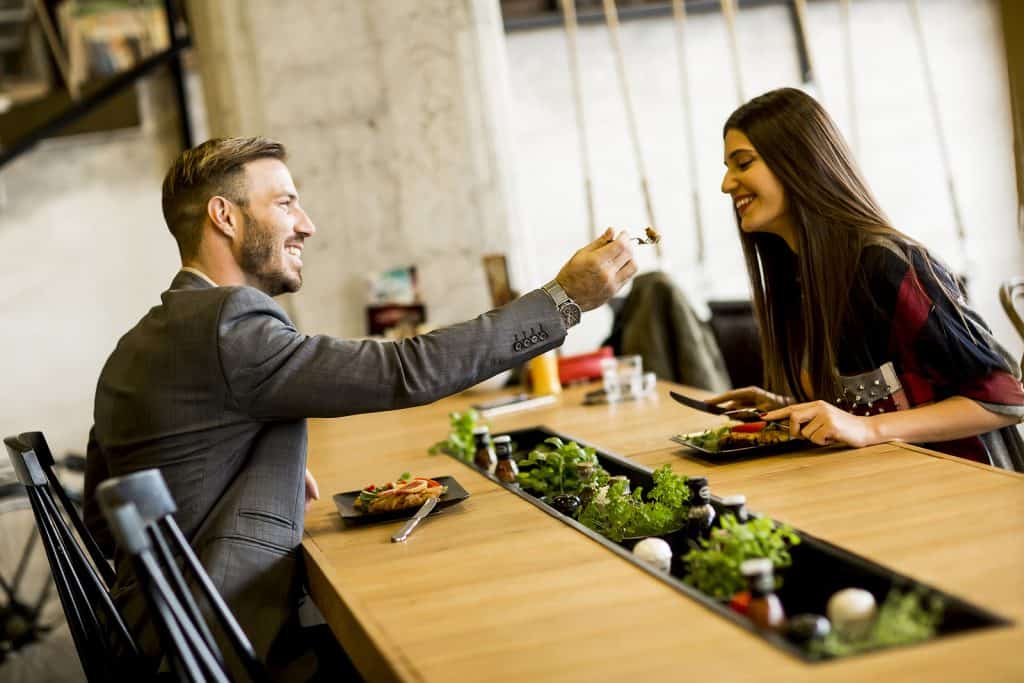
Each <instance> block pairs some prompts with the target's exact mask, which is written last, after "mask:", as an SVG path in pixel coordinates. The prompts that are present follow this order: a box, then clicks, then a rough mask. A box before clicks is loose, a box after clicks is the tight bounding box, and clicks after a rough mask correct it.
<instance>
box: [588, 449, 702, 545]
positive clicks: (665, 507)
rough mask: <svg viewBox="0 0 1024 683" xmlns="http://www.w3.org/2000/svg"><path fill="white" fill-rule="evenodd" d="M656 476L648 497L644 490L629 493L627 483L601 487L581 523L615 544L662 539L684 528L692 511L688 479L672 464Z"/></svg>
mask: <svg viewBox="0 0 1024 683" xmlns="http://www.w3.org/2000/svg"><path fill="white" fill-rule="evenodd" d="M653 476H654V486H653V488H652V489H651V491H650V493H648V494H647V497H646V498H645V497H644V495H643V487H637V489H636V490H635V491H633V492H632V493H627V492H626V486H627V483H626V482H625V481H622V480H615V481H612V482H611V483H610V485H606V486H603V487H601V488H600V489H599V490H598V492H597V495H596V496H594V499H593V500H591V501H590V503H588V504H587V505H586V507H584V508H583V510H582V511H581V512H580V515H579V521H580V523H581V524H583V525H584V526H587V527H589V528H590V529H593V530H594V531H596V532H598V533H599V534H602V535H604V536H607V537H608V538H610V539H611V540H613V541H621V540H622V539H624V538H635V537H637V536H659V535H662V534H667V533H671V532H673V531H677V530H678V529H681V528H682V527H683V525H684V524H685V523H686V514H687V512H688V511H689V508H688V507H687V506H686V500H687V498H688V497H689V495H690V492H689V489H687V487H686V477H684V476H682V475H679V474H676V473H674V472H673V471H672V469H671V468H670V467H669V466H668V465H665V466H664V467H661V468H659V469H658V470H657V471H655V472H654V475H653Z"/></svg>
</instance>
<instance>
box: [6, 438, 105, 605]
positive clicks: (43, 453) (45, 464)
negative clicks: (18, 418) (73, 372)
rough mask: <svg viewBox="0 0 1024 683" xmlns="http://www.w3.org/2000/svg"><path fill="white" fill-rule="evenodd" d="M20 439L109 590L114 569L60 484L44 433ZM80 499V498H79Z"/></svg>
mask: <svg viewBox="0 0 1024 683" xmlns="http://www.w3.org/2000/svg"><path fill="white" fill-rule="evenodd" d="M18 439H19V440H20V441H21V442H22V443H24V444H26V445H28V446H30V447H31V448H32V450H33V451H34V452H35V454H36V460H37V461H38V462H39V466H40V467H41V468H42V469H43V473H44V474H45V475H46V479H47V481H49V482H50V490H51V491H52V492H53V493H55V494H56V495H57V498H58V499H59V500H60V503H61V505H62V506H63V507H64V514H65V515H67V518H68V519H70V520H71V524H72V525H74V527H75V531H76V532H78V537H79V538H80V539H82V544H83V545H84V546H85V549H86V551H88V553H89V557H91V558H92V562H93V564H94V565H95V566H96V569H97V570H98V571H99V573H100V576H101V577H102V578H103V582H104V583H105V584H106V585H107V589H108V590H109V589H110V588H112V587H113V586H114V577H115V574H114V569H113V568H112V567H111V566H110V564H109V563H108V562H107V561H106V558H104V556H103V551H102V550H100V547H99V544H97V543H96V539H94V538H93V537H92V534H90V533H89V530H88V529H86V528H85V523H84V522H83V521H82V517H81V515H79V514H78V508H77V507H76V505H75V502H74V501H72V500H71V497H70V496H69V495H68V492H67V490H66V489H65V488H64V486H63V485H61V483H60V479H58V478H57V473H56V471H55V467H56V461H55V460H54V458H53V453H51V452H50V446H49V445H48V444H47V443H46V438H45V437H44V436H43V433H42V432H22V433H21V434H19V435H18ZM79 497H80V496H79Z"/></svg>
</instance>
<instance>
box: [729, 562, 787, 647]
mask: <svg viewBox="0 0 1024 683" xmlns="http://www.w3.org/2000/svg"><path fill="white" fill-rule="evenodd" d="M740 573H741V574H743V576H744V578H746V580H747V587H748V589H749V591H750V603H749V604H748V605H747V618H748V619H750V620H751V621H752V622H754V625H755V626H757V627H758V628H766V629H772V630H777V629H780V628H782V627H783V626H784V625H785V623H786V612H785V611H784V610H783V609H782V602H781V601H780V600H779V597H778V596H777V595H775V574H774V568H773V566H772V561H771V560H769V559H768V558H766V557H758V558H756V559H753V560H747V561H746V562H744V563H742V564H741V565H740Z"/></svg>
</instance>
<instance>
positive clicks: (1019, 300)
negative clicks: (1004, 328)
mask: <svg viewBox="0 0 1024 683" xmlns="http://www.w3.org/2000/svg"><path fill="white" fill-rule="evenodd" d="M999 301H1000V302H1001V303H1002V304H1003V310H1005V311H1006V315H1007V317H1009V318H1010V322H1011V323H1013V326H1014V327H1015V328H1016V329H1017V334H1019V335H1020V337H1021V339H1024V277H1015V278H1010V279H1009V280H1007V281H1006V282H1004V283H1003V284H1002V286H1001V287H1000V288H999ZM1020 366H1021V370H1022V371H1024V358H1022V359H1021V364H1020Z"/></svg>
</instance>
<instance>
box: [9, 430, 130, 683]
mask: <svg viewBox="0 0 1024 683" xmlns="http://www.w3.org/2000/svg"><path fill="white" fill-rule="evenodd" d="M41 436H42V435H39V438H41ZM33 442H37V443H38V442H39V441H38V439H36V438H34V437H31V435H30V438H28V439H24V438H22V437H20V436H17V437H15V436H10V437H7V438H6V439H4V445H5V446H6V447H7V453H8V455H9V456H10V459H11V464H12V465H13V466H14V471H15V474H16V476H17V477H18V481H19V482H21V484H22V485H23V486H24V487H25V493H26V494H27V496H28V499H29V503H30V505H31V507H32V512H33V516H34V517H35V521H36V526H37V528H38V530H39V536H40V538H41V539H42V543H43V548H44V550H45V551H46V559H47V561H48V562H49V565H50V571H51V573H52V574H53V581H54V585H55V586H56V588H57V595H58V597H59V598H60V601H61V606H62V607H63V609H64V616H65V618H66V619H67V622H68V628H69V630H70V632H71V636H72V639H73V640H74V643H75V649H76V650H77V651H78V658H79V661H80V662H81V664H82V670H83V671H84V673H85V675H86V678H87V679H88V680H89V681H109V680H120V679H123V678H124V676H125V675H126V674H129V675H130V674H132V673H134V672H135V671H136V670H135V669H134V668H132V667H133V666H134V664H135V663H136V661H137V659H136V658H135V656H134V655H135V653H136V652H137V650H136V647H135V641H134V640H133V639H132V637H131V635H130V634H129V632H128V629H127V628H126V627H125V624H124V621H123V620H122V618H121V615H120V614H119V613H118V611H117V609H116V608H115V607H114V603H113V601H112V600H111V598H110V594H109V593H108V591H107V586H106V584H105V583H104V581H103V579H102V578H101V577H100V575H99V573H98V572H97V569H96V568H95V567H93V565H92V564H90V563H89V560H88V559H87V558H86V555H85V553H84V552H83V551H82V548H81V546H79V544H78V542H77V541H76V539H75V537H74V534H72V532H71V528H70V527H69V526H68V524H67V522H66V521H65V519H64V518H63V517H62V516H61V514H60V511H59V510H58V508H57V505H56V503H55V502H54V500H53V492H54V491H58V493H57V495H58V497H61V498H62V501H63V500H65V498H64V497H62V496H61V492H62V491H63V489H62V488H61V487H60V485H59V483H55V484H51V481H50V478H49V477H48V476H47V473H46V470H45V469H44V467H43V465H42V464H41V462H40V460H44V461H46V460H47V459H49V462H50V463H51V465H52V457H51V456H50V454H49V449H46V452H45V453H44V455H43V457H42V458H40V456H39V454H37V452H36V450H35V448H34V446H33ZM42 443H43V444H44V446H45V442H42ZM54 481H56V479H55V478H54Z"/></svg>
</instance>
